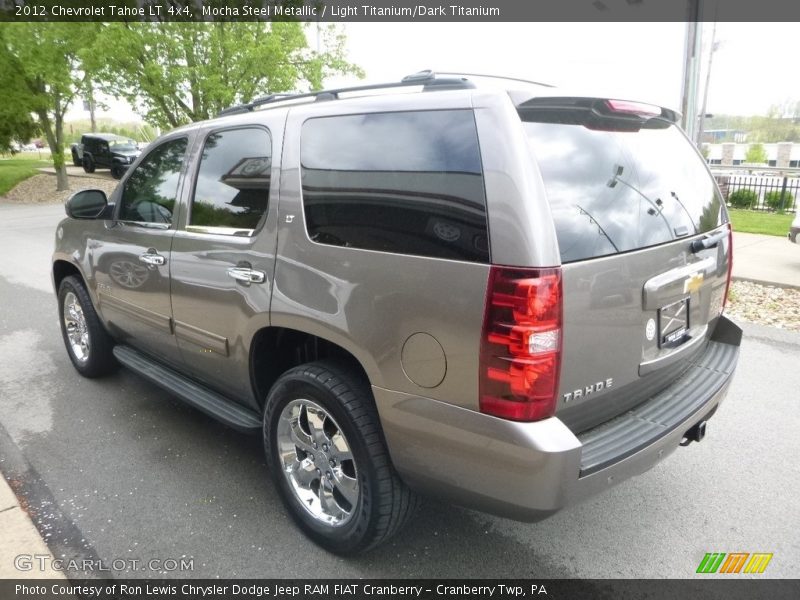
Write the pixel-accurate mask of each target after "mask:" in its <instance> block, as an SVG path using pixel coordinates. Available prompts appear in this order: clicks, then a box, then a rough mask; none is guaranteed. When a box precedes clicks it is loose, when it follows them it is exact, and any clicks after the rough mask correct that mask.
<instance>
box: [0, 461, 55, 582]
mask: <svg viewBox="0 0 800 600" xmlns="http://www.w3.org/2000/svg"><path fill="white" fill-rule="evenodd" d="M0 531H2V532H3V535H2V539H1V540H0V579H66V577H65V576H64V574H63V573H62V572H61V571H56V570H54V569H53V568H52V561H53V555H52V554H51V553H50V549H49V548H48V547H47V544H45V543H44V540H43V539H42V537H41V536H40V535H39V531H38V530H37V529H36V526H35V525H34V524H33V521H31V518H30V516H28V513H26V512H25V510H24V509H23V508H22V507H21V506H20V504H19V500H18V499H17V497H16V496H15V495H14V492H13V491H12V489H11V486H9V485H8V482H6V480H5V477H0ZM19 555H25V556H26V557H27V556H31V557H34V556H37V557H38V556H46V557H47V562H46V564H47V568H46V569H43V570H42V569H40V568H39V562H38V561H39V560H40V559H33V558H31V569H30V570H29V571H24V570H19V569H17V568H16V566H15V558H16V557H17V556H19Z"/></svg>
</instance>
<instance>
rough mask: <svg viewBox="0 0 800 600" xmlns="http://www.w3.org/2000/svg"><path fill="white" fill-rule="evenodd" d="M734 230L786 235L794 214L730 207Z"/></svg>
mask: <svg viewBox="0 0 800 600" xmlns="http://www.w3.org/2000/svg"><path fill="white" fill-rule="evenodd" d="M728 212H729V213H730V215H731V223H733V230H734V231H741V232H742V233H763V234H766V235H779V236H781V237H786V234H787V233H788V232H789V226H790V225H791V223H792V219H793V218H794V215H790V214H783V215H779V214H778V213H772V212H758V211H755V210H744V209H738V208H729V209H728Z"/></svg>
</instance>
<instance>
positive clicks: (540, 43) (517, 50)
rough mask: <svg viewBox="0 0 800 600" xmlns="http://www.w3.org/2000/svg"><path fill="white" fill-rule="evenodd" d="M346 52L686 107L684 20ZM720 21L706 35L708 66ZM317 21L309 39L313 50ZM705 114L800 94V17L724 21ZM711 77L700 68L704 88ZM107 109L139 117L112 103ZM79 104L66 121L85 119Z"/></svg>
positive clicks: (383, 72)
mask: <svg viewBox="0 0 800 600" xmlns="http://www.w3.org/2000/svg"><path fill="white" fill-rule="evenodd" d="M339 27H341V28H342V29H343V30H344V32H345V33H346V35H347V50H348V58H349V60H350V61H351V62H354V63H356V64H358V65H359V66H361V67H362V68H363V69H364V70H365V71H366V74H367V78H366V80H365V81H363V82H359V81H357V80H354V79H343V78H337V79H331V80H329V81H327V82H326V85H327V86H328V87H336V86H338V85H349V84H354V85H357V84H359V83H373V82H384V81H397V80H399V79H400V78H401V77H403V76H404V75H408V74H409V73H413V72H415V71H419V70H421V69H433V70H435V71H444V70H449V71H462V72H468V73H488V74H501V75H507V76H513V77H520V78H524V79H532V80H536V81H543V82H547V83H551V84H555V85H557V86H559V87H564V88H566V89H568V90H577V91H584V92H587V93H591V94H596V95H599V96H607V97H618V98H624V99H634V100H641V101H647V102H652V103H655V104H658V105H661V106H666V107H669V108H675V109H679V108H680V104H681V102H680V98H681V85H682V77H683V56H684V45H685V39H686V24H685V23H343V24H340V25H339ZM711 29H712V24H710V23H709V24H705V26H704V32H703V42H704V44H703V45H704V54H703V59H702V65H703V69H704V70H705V67H706V65H707V61H708V48H710V42H711ZM314 39H315V35H314V26H313V25H310V26H309V42H310V45H311V46H312V47H314ZM716 40H717V41H718V42H720V44H719V45H718V49H717V51H716V52H715V53H714V58H713V68H712V77H711V85H710V87H709V94H708V106H707V112H709V113H712V114H740V115H756V114H758V115H763V114H765V113H766V112H767V110H768V108H769V107H770V105H772V104H777V103H781V102H784V101H785V100H787V99H791V98H793V99H795V100H800V77H798V76H797V74H796V67H795V66H794V65H795V64H796V60H797V58H798V57H800V23H720V24H718V26H717V30H716ZM704 83H705V72H703V73H702V77H701V82H700V84H701V87H702V86H703V85H704ZM109 107H110V109H111V111H110V114H109V115H102V114H101V115H100V116H113V117H114V118H115V119H117V120H121V121H126V120H134V119H136V115H135V113H133V112H132V111H131V110H130V108H129V107H127V105H125V104H124V103H120V102H115V101H109ZM81 108H82V107H80V106H78V107H76V110H73V111H72V112H71V113H70V115H69V117H68V118H85V117H86V116H87V113H85V112H83V111H82V110H81Z"/></svg>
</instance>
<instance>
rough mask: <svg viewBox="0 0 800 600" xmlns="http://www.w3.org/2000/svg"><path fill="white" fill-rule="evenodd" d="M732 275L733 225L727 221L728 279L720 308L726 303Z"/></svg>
mask: <svg viewBox="0 0 800 600" xmlns="http://www.w3.org/2000/svg"><path fill="white" fill-rule="evenodd" d="M732 275H733V225H731V224H730V223H728V281H727V283H725V296H723V298H722V310H725V305H726V304H728V294H729V293H730V291H731V276H732Z"/></svg>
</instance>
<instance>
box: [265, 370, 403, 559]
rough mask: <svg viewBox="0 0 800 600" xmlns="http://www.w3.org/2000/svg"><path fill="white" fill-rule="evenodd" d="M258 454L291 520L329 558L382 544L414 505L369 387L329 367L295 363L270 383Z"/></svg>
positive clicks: (357, 377) (356, 378) (361, 381)
mask: <svg viewBox="0 0 800 600" xmlns="http://www.w3.org/2000/svg"><path fill="white" fill-rule="evenodd" d="M264 448H265V451H266V456H267V462H268V464H269V466H270V470H271V472H272V477H273V479H274V480H275V484H276V486H277V488H278V491H279V494H280V496H281V500H283V503H284V504H285V505H286V507H287V509H288V510H289V513H290V514H291V516H292V518H293V519H294V520H295V522H296V523H297V525H298V526H299V527H300V529H302V530H303V532H304V533H305V534H306V535H307V536H308V537H309V538H311V539H312V540H313V541H314V542H316V543H317V544H319V545H320V546H322V547H323V548H325V549H327V550H329V551H331V552H334V553H336V554H344V555H350V554H356V553H358V552H363V551H365V550H368V549H370V548H373V547H375V546H377V545H379V544H381V543H382V542H385V541H386V540H387V539H389V538H390V537H391V536H392V535H394V534H395V533H396V532H397V531H398V530H399V529H400V528H401V527H402V526H403V525H404V524H405V523H406V522H407V521H408V520H409V519H410V518H411V516H412V515H413V514H414V512H415V511H416V509H417V507H418V506H419V497H418V496H417V495H416V494H415V493H414V492H412V491H411V490H410V489H408V487H406V485H405V484H404V483H403V482H402V481H401V480H400V478H399V477H398V475H397V473H396V471H395V470H394V467H393V466H392V464H391V460H390V458H389V453H388V451H387V449H386V443H385V441H384V439H383V432H382V431H381V427H380V422H379V420H378V414H377V410H376V409H375V404H374V400H373V398H372V394H371V391H370V389H369V385H368V384H367V383H366V382H365V381H364V380H363V378H362V377H359V376H357V375H355V374H354V373H353V372H352V371H351V370H350V369H347V368H346V367H343V366H341V365H338V364H336V363H331V362H327V361H324V362H316V363H309V364H306V365H301V366H299V367H296V368H293V369H290V370H289V371H287V372H286V373H284V374H283V375H282V376H281V377H280V378H279V379H278V381H276V382H275V385H274V386H273V387H272V389H271V390H270V392H269V394H268V396H267V401H266V406H265V409H264Z"/></svg>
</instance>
